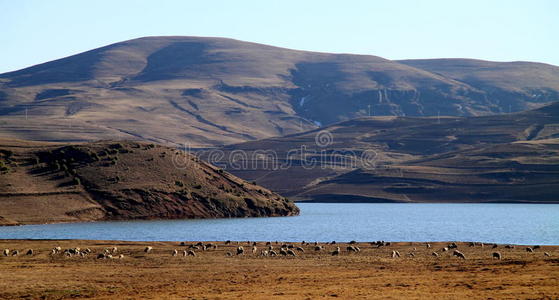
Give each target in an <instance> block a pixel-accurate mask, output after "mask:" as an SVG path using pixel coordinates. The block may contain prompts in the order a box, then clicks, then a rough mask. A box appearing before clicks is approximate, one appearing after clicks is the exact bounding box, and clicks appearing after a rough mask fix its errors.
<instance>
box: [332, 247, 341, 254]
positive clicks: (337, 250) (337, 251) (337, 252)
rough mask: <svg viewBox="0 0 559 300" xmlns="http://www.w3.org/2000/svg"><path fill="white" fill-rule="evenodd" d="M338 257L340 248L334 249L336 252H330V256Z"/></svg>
mask: <svg viewBox="0 0 559 300" xmlns="http://www.w3.org/2000/svg"><path fill="white" fill-rule="evenodd" d="M337 255H340V247H336V250H334V251H332V256H337Z"/></svg>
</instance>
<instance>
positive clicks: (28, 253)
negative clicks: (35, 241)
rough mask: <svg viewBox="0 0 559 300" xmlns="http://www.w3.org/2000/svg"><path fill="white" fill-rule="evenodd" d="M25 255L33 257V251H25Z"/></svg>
mask: <svg viewBox="0 0 559 300" xmlns="http://www.w3.org/2000/svg"><path fill="white" fill-rule="evenodd" d="M25 254H26V255H33V249H29V250H27V253H25Z"/></svg>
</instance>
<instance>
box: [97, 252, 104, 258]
mask: <svg viewBox="0 0 559 300" xmlns="http://www.w3.org/2000/svg"><path fill="white" fill-rule="evenodd" d="M97 259H105V253H99V254H97Z"/></svg>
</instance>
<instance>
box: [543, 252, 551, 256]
mask: <svg viewBox="0 0 559 300" xmlns="http://www.w3.org/2000/svg"><path fill="white" fill-rule="evenodd" d="M543 255H545V256H547V257H550V256H551V254H549V253H547V252H544V253H543Z"/></svg>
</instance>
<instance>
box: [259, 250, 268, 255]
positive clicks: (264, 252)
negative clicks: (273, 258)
mask: <svg viewBox="0 0 559 300" xmlns="http://www.w3.org/2000/svg"><path fill="white" fill-rule="evenodd" d="M260 256H268V251H266V250H261V251H260Z"/></svg>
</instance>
